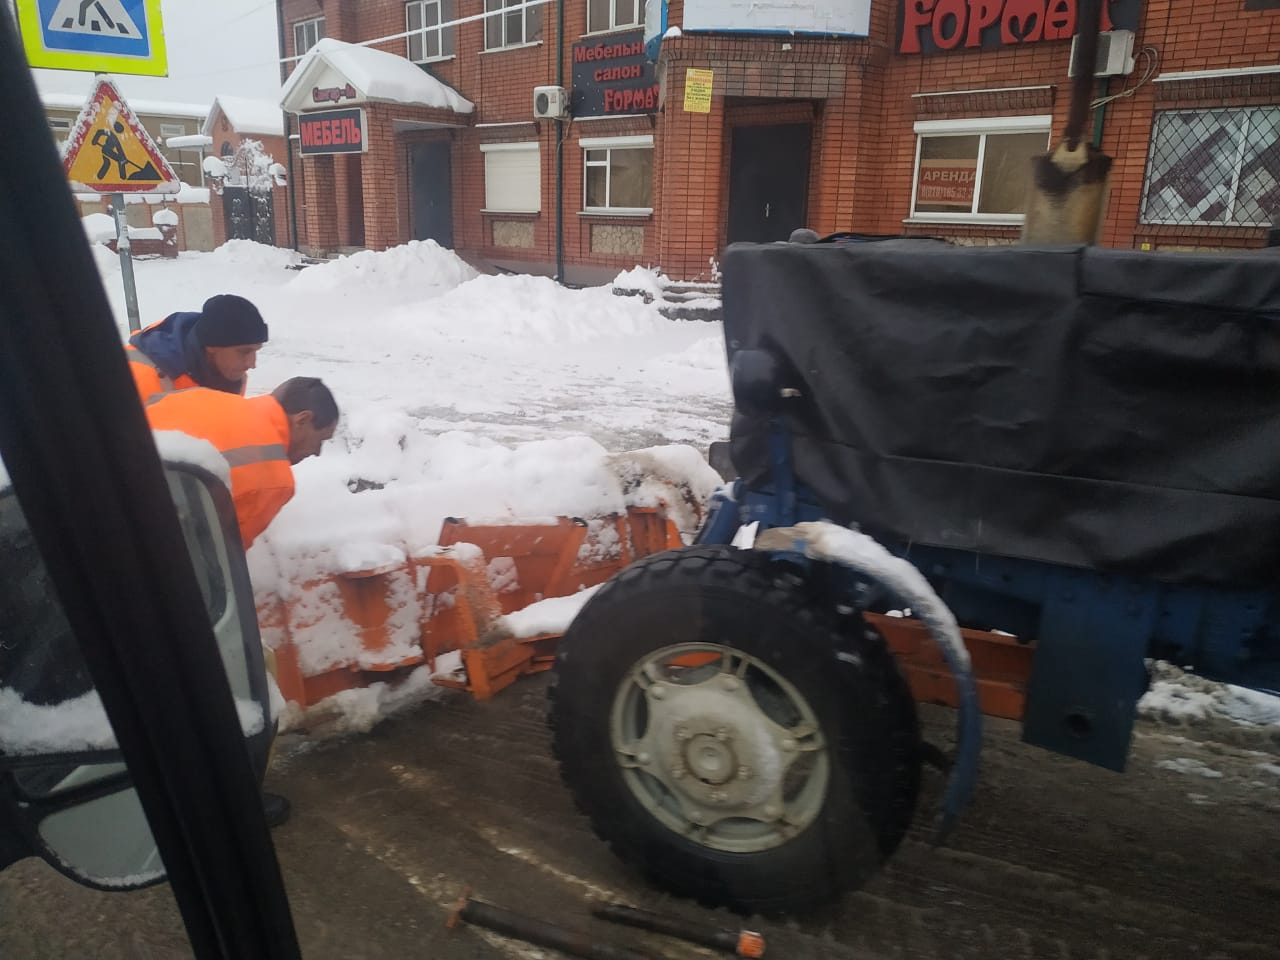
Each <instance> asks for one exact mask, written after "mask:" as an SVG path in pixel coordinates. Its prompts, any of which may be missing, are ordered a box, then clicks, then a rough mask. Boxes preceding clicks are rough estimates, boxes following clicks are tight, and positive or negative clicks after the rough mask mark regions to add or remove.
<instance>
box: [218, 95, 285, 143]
mask: <svg viewBox="0 0 1280 960" xmlns="http://www.w3.org/2000/svg"><path fill="white" fill-rule="evenodd" d="M219 113H221V114H222V115H223V116H224V117H226V118H227V123H229V124H231V128H232V129H233V130H235V132H236V133H238V134H240V135H241V136H243V135H245V134H250V135H253V136H259V137H283V136H284V114H283V113H281V112H280V105H279V104H278V103H276V102H274V101H272V100H253V99H250V98H249V97H224V96H219V97H217V98H216V99H215V100H214V101H213V106H211V107H210V108H209V116H208V118H207V119H206V120H205V122H204V129H203V130H201V131H200V132H201V133H202V134H204V136H206V137H212V136H214V122H215V118H216V117H217V116H218V114H219Z"/></svg>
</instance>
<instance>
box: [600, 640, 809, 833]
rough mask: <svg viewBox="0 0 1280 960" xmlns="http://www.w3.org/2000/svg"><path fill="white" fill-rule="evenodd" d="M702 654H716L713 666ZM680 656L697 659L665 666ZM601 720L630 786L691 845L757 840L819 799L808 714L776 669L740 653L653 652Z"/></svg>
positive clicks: (792, 823)
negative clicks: (716, 662)
mask: <svg viewBox="0 0 1280 960" xmlns="http://www.w3.org/2000/svg"><path fill="white" fill-rule="evenodd" d="M708 653H711V654H712V656H713V657H719V659H720V663H719V667H718V670H717V669H716V668H714V667H712V666H711V664H712V663H714V659H713V660H712V661H711V662H710V663H708V662H707V660H706V659H705V658H706V657H707V655H708ZM680 658H683V659H685V660H686V661H687V660H690V659H693V658H703V659H702V665H701V666H689V665H688V664H687V663H680V664H678V665H677V667H676V669H675V670H672V669H671V668H670V666H669V665H670V664H672V662H673V661H676V660H677V659H680ZM784 724H785V725H784ZM610 729H611V738H612V740H613V744H614V749H615V751H616V756H617V759H618V762H619V764H620V765H621V767H622V770H623V777H624V781H625V783H626V784H627V786H628V788H629V789H630V790H631V791H632V794H633V795H634V796H635V797H636V798H637V799H638V800H640V802H641V803H643V804H644V806H645V807H646V808H647V809H648V810H649V811H650V812H651V813H652V814H653V815H654V816H655V817H656V818H657V819H658V820H659V821H660V822H662V823H663V824H665V825H666V826H668V827H670V828H671V829H672V830H675V831H676V832H677V833H680V834H682V835H684V836H687V837H689V838H690V839H692V840H693V841H694V842H696V843H700V844H703V845H706V846H708V847H712V848H714V849H719V850H731V851H737V852H750V851H755V850H765V849H769V848H772V847H774V846H777V845H779V844H782V843H785V842H786V841H787V840H788V839H789V838H790V837H792V836H794V835H795V834H796V832H797V831H799V830H802V829H804V828H805V827H806V826H807V825H808V824H809V823H811V822H812V821H813V819H814V818H815V817H816V816H817V815H818V812H819V811H820V809H821V807H822V804H823V801H824V797H825V795H826V788H827V778H828V774H829V766H828V761H827V757H826V750H827V746H826V742H825V739H824V737H823V736H822V732H821V727H820V725H819V724H818V722H817V718H816V717H815V716H814V714H813V711H812V709H811V708H810V707H809V706H808V704H807V703H806V702H805V701H804V700H803V698H802V697H800V696H799V694H798V692H797V691H796V690H795V688H794V687H792V686H791V685H790V684H789V683H788V682H787V681H786V679H785V678H784V677H782V676H780V675H779V674H778V673H777V672H776V671H774V669H773V668H772V667H771V666H769V665H768V664H765V663H763V662H762V661H760V660H759V659H757V658H755V657H753V656H751V655H749V654H746V653H743V652H742V651H739V650H735V649H733V648H730V647H722V646H711V645H704V644H681V645H675V646H671V647H666V648H663V649H661V650H658V651H655V652H654V653H653V654H651V655H650V656H649V657H647V658H645V659H644V660H641V661H639V662H638V663H636V665H635V666H634V667H632V669H631V671H630V673H629V675H628V681H627V682H626V683H625V684H624V685H623V687H622V688H621V689H620V690H619V692H618V694H617V696H616V698H615V700H614V707H613V710H612V713H611V718H610ZM801 757H805V760H804V762H803V763H802V764H800V765H799V766H797V762H798V761H799V760H800V758H801Z"/></svg>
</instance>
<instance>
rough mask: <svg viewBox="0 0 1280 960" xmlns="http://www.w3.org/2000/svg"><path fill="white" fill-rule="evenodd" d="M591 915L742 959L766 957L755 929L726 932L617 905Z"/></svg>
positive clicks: (752, 959)
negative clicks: (721, 951)
mask: <svg viewBox="0 0 1280 960" xmlns="http://www.w3.org/2000/svg"><path fill="white" fill-rule="evenodd" d="M591 913H592V915H593V916H596V917H599V918H600V919H601V920H608V921H609V922H610V923H619V924H622V925H624V926H628V927H636V928H637V929H640V930H650V931H652V932H654V933H662V934H666V935H667V936H669V937H676V938H678V939H680V940H687V941H689V942H690V943H696V944H698V945H699V946H703V947H711V948H712V949H713V950H723V951H725V952H726V953H732V954H735V955H736V956H739V957H748V958H751V960H755V958H757V957H762V956H764V948H765V943H764V937H762V936H761V935H760V934H758V933H756V932H755V931H754V930H726V929H723V928H720V927H712V926H708V925H706V924H701V923H692V922H690V921H688V920H681V919H678V918H676V917H664V916H662V915H661V914H657V913H651V912H650V911H648V910H637V909H635V908H634V907H626V906H623V905H622V904H618V903H607V904H602V905H601V906H598V907H592V908H591Z"/></svg>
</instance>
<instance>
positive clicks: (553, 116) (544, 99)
mask: <svg viewBox="0 0 1280 960" xmlns="http://www.w3.org/2000/svg"><path fill="white" fill-rule="evenodd" d="M568 115H569V94H568V93H566V92H565V89H564V87H534V88H533V116H534V119H535V120H559V119H561V118H563V117H567V116H568Z"/></svg>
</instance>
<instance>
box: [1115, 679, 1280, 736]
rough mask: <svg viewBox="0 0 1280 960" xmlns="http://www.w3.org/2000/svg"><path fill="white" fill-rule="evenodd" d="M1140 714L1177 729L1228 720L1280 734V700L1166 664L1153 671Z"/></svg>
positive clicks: (1141, 703)
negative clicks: (1271, 728) (1269, 728)
mask: <svg viewBox="0 0 1280 960" xmlns="http://www.w3.org/2000/svg"><path fill="white" fill-rule="evenodd" d="M1138 713H1139V715H1140V716H1143V717H1146V718H1147V719H1150V720H1156V721H1159V722H1163V723H1172V724H1178V725H1189V726H1195V725H1198V724H1202V723H1207V722H1212V721H1214V720H1226V721H1229V722H1231V723H1234V724H1238V725H1240V726H1246V727H1275V728H1277V730H1278V731H1280V697H1276V696H1272V695H1270V694H1266V693H1261V692H1259V691H1256V690H1248V689H1246V688H1244V687H1236V686H1232V685H1231V684H1227V683H1217V682H1215V681H1212V680H1206V679H1204V678H1203V677H1197V676H1194V675H1193V674H1189V673H1185V672H1183V671H1182V670H1179V669H1178V668H1177V667H1174V666H1172V665H1170V664H1167V663H1163V662H1159V663H1156V664H1155V665H1154V666H1153V668H1152V683H1151V688H1150V689H1149V690H1148V691H1147V693H1146V694H1145V695H1144V696H1143V697H1142V699H1141V700H1139V701H1138Z"/></svg>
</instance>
